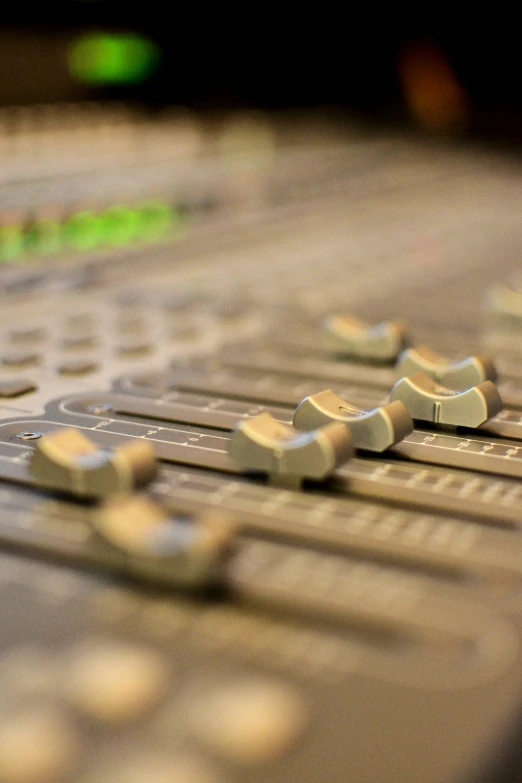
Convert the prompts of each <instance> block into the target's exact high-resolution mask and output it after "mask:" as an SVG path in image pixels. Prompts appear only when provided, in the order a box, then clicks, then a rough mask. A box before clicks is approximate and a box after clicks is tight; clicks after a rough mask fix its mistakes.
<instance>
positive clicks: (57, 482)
mask: <svg viewBox="0 0 522 783" xmlns="http://www.w3.org/2000/svg"><path fill="white" fill-rule="evenodd" d="M30 470H31V474H32V475H33V476H34V478H36V479H38V481H39V483H40V484H41V485H43V486H46V487H50V488H52V489H57V490H60V491H62V492H68V493H70V494H72V495H76V496H77V497H82V498H83V497H89V498H100V497H106V496H107V495H113V494H115V493H118V492H129V491H131V490H132V489H134V488H135V487H138V486H140V485H142V484H146V483H148V482H149V481H150V480H151V479H152V478H153V477H154V476H155V474H156V458H155V455H154V450H153V448H152V446H151V445H150V443H147V441H144V440H141V439H140V440H132V441H130V442H129V443H126V444H124V445H123V446H119V447H118V448H115V449H114V450H110V449H103V448H100V447H99V446H97V445H96V444H95V443H93V442H92V441H91V440H90V439H89V438H88V437H86V436H85V435H84V434H83V432H81V431H80V430H77V429H72V428H71V429H63V430H56V431H55V432H51V433H49V434H48V435H46V436H45V437H43V438H42V439H41V440H40V441H39V442H38V445H37V448H36V450H35V453H34V456H33V459H32V461H31V467H30Z"/></svg>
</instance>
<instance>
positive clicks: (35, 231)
mask: <svg viewBox="0 0 522 783" xmlns="http://www.w3.org/2000/svg"><path fill="white" fill-rule="evenodd" d="M61 231H62V226H61V224H60V223H59V221H58V220H49V219H42V220H35V222H34V223H33V224H32V225H31V226H29V229H28V231H27V234H26V242H25V244H26V247H27V249H28V250H30V251H31V252H32V253H36V254H37V255H39V256H50V255H53V254H54V253H59V252H60V250H61V248H62V238H61Z"/></svg>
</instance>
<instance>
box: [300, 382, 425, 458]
mask: <svg viewBox="0 0 522 783" xmlns="http://www.w3.org/2000/svg"><path fill="white" fill-rule="evenodd" d="M332 421H338V422H342V423H343V424H344V425H346V426H347V427H349V429H350V433H351V435H352V440H353V445H354V446H355V448H357V449H367V450H368V451H385V449H389V448H390V447H391V446H394V445H395V444H396V443H399V441H401V440H402V439H403V438H405V437H406V435H409V434H410V432H413V420H412V418H411V416H410V414H409V413H408V410H407V408H406V406H405V405H404V403H403V402H399V401H396V402H389V403H388V404H387V405H382V406H381V407H379V408H375V409H374V410H369V411H368V410H360V409H359V408H354V407H353V406H352V405H349V403H347V402H345V401H344V400H343V399H341V397H338V396H337V394H335V392H333V391H332V390H331V389H325V391H322V392H319V393H318V394H312V395H311V396H310V397H305V398H304V400H302V401H301V402H300V403H299V405H298V406H297V408H296V411H295V413H294V419H293V422H292V423H293V425H294V427H295V428H296V429H298V430H305V431H307V430H313V429H315V428H316V427H321V426H323V425H325V424H328V423H329V422H332Z"/></svg>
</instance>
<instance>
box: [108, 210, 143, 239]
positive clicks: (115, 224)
mask: <svg viewBox="0 0 522 783" xmlns="http://www.w3.org/2000/svg"><path fill="white" fill-rule="evenodd" d="M103 219H104V225H105V237H104V238H105V241H106V242H107V243H108V244H109V245H116V246H118V245H128V244H129V243H130V242H132V241H133V240H134V239H137V238H138V237H139V235H140V215H139V213H138V212H136V210H134V209H128V208H127V207H124V206H121V205H119V204H118V205H116V206H114V207H110V208H109V209H106V210H105V212H104V213H103Z"/></svg>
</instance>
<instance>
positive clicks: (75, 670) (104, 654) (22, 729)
mask: <svg viewBox="0 0 522 783" xmlns="http://www.w3.org/2000/svg"><path fill="white" fill-rule="evenodd" d="M64 665H65V676H63V677H62V676H61V674H60V672H59V670H58V667H57V666H56V665H55V664H54V663H53V661H52V660H51V659H47V656H46V655H45V654H44V653H42V652H41V651H39V650H33V649H31V648H29V649H27V648H23V649H18V650H11V651H10V652H9V653H7V655H4V657H3V659H0V680H3V681H4V685H5V687H4V688H3V691H4V692H6V693H8V694H9V693H11V694H12V695H13V696H14V697H15V698H14V702H12V707H11V710H9V712H10V713H11V714H10V718H9V720H8V721H5V722H3V723H0V780H2V781H3V783H54V781H58V780H61V779H62V778H63V777H64V776H65V775H66V774H67V773H70V772H71V771H72V770H74V768H75V767H76V765H77V763H78V759H79V756H80V748H81V743H80V741H79V740H80V738H79V736H78V729H77V727H76V726H75V725H74V723H73V722H72V721H71V720H70V718H69V717H68V715H67V710H66V705H70V706H72V707H74V708H75V709H76V710H78V711H79V713H80V714H82V715H83V716H84V717H86V718H88V719H90V720H91V721H93V722H94V723H95V724H96V725H103V724H105V725H111V726H113V727H118V726H121V727H125V726H127V725H129V724H132V723H134V722H136V721H137V720H139V719H140V718H142V717H144V716H146V715H148V714H149V713H150V712H151V711H152V710H155V709H157V708H158V707H159V706H160V704H161V702H162V701H163V700H164V699H165V696H166V694H167V693H168V689H169V685H170V683H171V681H172V679H173V672H172V671H171V668H170V666H168V665H167V662H166V660H165V658H164V657H163V655H161V654H160V653H158V652H156V651H154V650H151V649H146V648H144V647H142V646H136V645H129V644H126V643H120V642H110V641H106V640H104V639H91V640H88V641H87V642H85V643H82V644H80V645H77V646H76V647H74V648H73V649H72V650H71V652H70V654H69V655H68V656H67V659H66V661H65V662H64ZM57 678H60V680H61V681H62V683H63V688H62V689H61V690H62V693H63V697H64V700H65V701H64V702H63V703H62V702H61V700H58V701H56V699H54V700H53V703H52V704H51V703H48V702H47V694H48V693H53V694H54V695H56V685H57V684H58V683H57ZM174 679H175V673H174ZM29 695H30V696H31V699H30V701H29V702H27V700H26V698H24V696H25V697H26V696H29ZM35 697H37V698H35ZM181 698H182V701H179V700H177V701H176V703H172V702H171V703H170V704H167V705H166V709H165V710H164V711H163V712H159V713H158V717H157V719H156V720H155V722H154V726H155V731H156V734H157V736H158V738H162V739H163V740H167V741H168V743H169V746H172V737H173V736H175V735H176V728H177V727H179V710H180V705H182V703H183V701H186V705H187V706H186V709H183V707H182V709H183V711H184V724H185V725H186V727H187V728H188V729H189V730H190V732H191V734H192V735H193V736H194V737H195V738H197V739H198V740H199V741H200V742H201V743H202V744H203V745H204V746H207V747H208V748H209V749H210V750H211V751H213V752H214V753H217V754H218V755H220V756H221V757H223V758H225V759H229V760H230V761H233V762H236V763H240V764H249V765H250V764H261V763H263V762H267V761H270V760H275V759H277V758H279V757H281V756H282V755H283V754H284V753H286V752H287V751H288V750H290V748H291V746H292V745H293V744H294V742H295V741H296V740H297V739H298V737H299V736H301V735H302V733H303V731H304V729H305V727H306V724H307V719H308V709H307V706H306V704H305V702H304V700H303V698H302V697H301V695H300V694H299V693H298V691H297V690H296V689H295V688H294V687H292V686H290V685H289V684H287V683H284V682H281V681H279V680H274V679H272V678H265V677H259V676H256V677H255V678H252V677H242V678H239V679H237V680H235V679H234V680H232V681H224V682H218V683H216V684H213V683H208V687H207V688H205V692H204V693H201V694H200V695H197V694H191V693H188V694H187V695H186V696H185V697H181ZM28 704H30V705H31V706H28ZM16 705H18V706H16ZM176 714H178V716H177V717H176ZM123 747H124V746H123ZM101 755H102V758H103V754H101ZM132 755H133V754H132V753H130V754H129V752H128V751H127V753H124V754H123V756H122V754H121V752H120V754H119V758H118V764H117V769H118V775H117V777H118V780H121V779H122V778H121V777H120V774H121V771H120V767H121V766H122V764H123V767H124V768H125V769H127V768H128V769H129V770H131V765H130V764H129V761H130V756H132ZM140 757H141V758H140V763H139V764H138V766H137V767H136V769H137V770H141V773H140V774H138V772H134V773H131V772H129V776H128V777H125V778H123V779H124V780H125V781H127V780H128V781H132V782H133V781H136V783H144V782H145V781H146V780H147V781H148V780H151V778H150V776H149V777H143V774H144V773H145V771H147V772H148V773H149V775H150V772H152V771H153V770H154V771H157V770H159V769H160V768H161V769H162V770H163V771H162V774H161V775H160V777H159V778H158V777H154V778H152V779H153V780H155V781H158V780H159V781H163V780H165V781H167V780H168V781H171V780H179V781H180V783H181V782H182V783H185V781H186V783H200V781H201V783H203V781H209V782H210V781H212V780H214V779H215V778H214V777H213V776H211V777H208V776H201V775H199V774H198V775H196V774H194V773H195V771H196V770H197V769H201V770H203V769H205V770H207V767H206V765H204V764H202V763H200V762H199V759H198V761H197V763H196V761H195V759H194V760H193V761H192V760H191V763H190V764H189V763H188V761H186V760H185V761H184V764H185V765H187V766H186V770H187V772H188V770H189V769H190V770H191V771H192V773H193V774H191V775H189V774H187V773H186V774H179V776H177V775H176V773H180V772H181V770H182V769H185V767H184V766H183V765H181V766H180V760H179V757H178V756H177V755H176V754H172V755H169V754H165V753H164V752H163V753H160V755H159V756H156V754H154V752H152V753H151V754H150V755H147V754H145V755H143V754H140ZM147 758H150V764H149V763H145V759H147ZM160 758H161V760H162V764H161V767H160V766H158V764H159V761H158V760H159V759H160ZM191 758H192V757H191ZM153 759H156V762H155V763H152V760H153ZM106 764H107V761H106V760H104V761H102V763H101V765H100V764H99V763H96V764H95V766H94V768H93V769H92V770H90V771H89V772H88V775H87V778H86V779H87V780H88V781H91V780H93V781H95V780H96V781H98V780H100V779H102V778H100V777H98V776H99V774H100V772H101V769H104V770H105V771H106V772H108V769H106ZM132 766H134V765H132ZM98 767H100V769H98ZM111 779H115V778H111V777H110V776H109V777H106V778H105V780H111Z"/></svg>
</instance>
